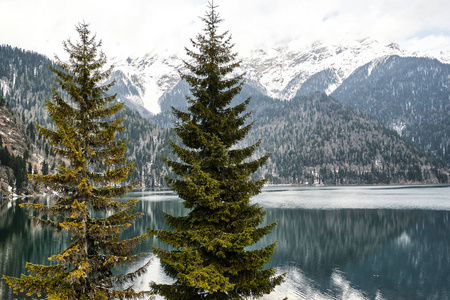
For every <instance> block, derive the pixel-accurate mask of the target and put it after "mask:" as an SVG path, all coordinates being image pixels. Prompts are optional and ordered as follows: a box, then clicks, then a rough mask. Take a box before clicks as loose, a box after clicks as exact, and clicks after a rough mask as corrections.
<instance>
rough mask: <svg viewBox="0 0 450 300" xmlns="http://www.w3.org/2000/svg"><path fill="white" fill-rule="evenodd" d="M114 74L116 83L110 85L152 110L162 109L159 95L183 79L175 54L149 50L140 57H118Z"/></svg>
mask: <svg viewBox="0 0 450 300" xmlns="http://www.w3.org/2000/svg"><path fill="white" fill-rule="evenodd" d="M114 64H115V72H114V73H113V75H112V77H113V79H115V80H116V85H115V86H114V88H112V89H111V91H112V92H115V93H118V96H119V98H125V99H127V100H129V101H132V102H134V103H135V104H138V105H141V106H143V107H144V108H146V109H147V110H149V111H150V112H152V113H154V114H157V113H159V112H160V110H161V107H160V105H159V99H160V98H161V96H162V95H163V94H164V93H165V92H167V91H170V90H171V89H172V88H173V87H174V86H175V85H176V84H177V83H178V81H179V80H180V77H179V75H178V70H179V69H180V68H181V66H182V61H181V59H179V58H178V57H177V56H176V55H167V56H166V55H161V54H158V53H149V54H147V55H145V56H144V57H141V58H128V59H127V60H125V61H122V62H121V61H116V62H114Z"/></svg>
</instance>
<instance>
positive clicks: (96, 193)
mask: <svg viewBox="0 0 450 300" xmlns="http://www.w3.org/2000/svg"><path fill="white" fill-rule="evenodd" d="M76 30H77V32H78V34H79V38H80V40H79V41H77V42H76V43H72V42H71V41H70V40H67V41H65V42H64V43H63V45H64V49H65V51H66V52H67V53H68V54H69V60H68V62H62V61H61V60H60V59H58V58H57V61H58V64H59V66H57V67H51V68H52V71H53V72H54V73H55V74H56V80H57V83H58V84H59V85H60V87H61V89H62V90H63V91H64V92H65V93H64V95H67V97H68V99H63V97H62V96H61V95H62V93H60V92H58V90H57V89H56V88H53V97H52V100H53V101H49V100H47V101H46V105H47V110H48V112H49V115H50V116H51V118H52V119H53V121H54V127H53V129H47V128H43V127H40V126H37V128H38V130H39V131H40V133H41V134H42V135H43V136H44V137H46V138H47V139H49V140H50V143H51V145H52V148H53V151H54V152H55V153H56V154H57V155H59V156H60V157H61V158H62V159H63V160H66V162H69V164H68V166H67V167H65V164H61V165H59V168H58V171H57V172H56V173H54V174H49V175H43V174H40V175H39V174H37V175H31V176H30V178H31V179H32V180H33V181H34V182H36V183H43V184H45V186H48V187H49V188H51V189H52V190H53V191H54V192H55V195H56V196H55V198H56V199H54V202H53V204H52V205H49V206H46V205H44V204H33V203H25V204H22V206H23V207H26V208H27V209H30V210H31V214H33V215H34V218H35V219H36V220H37V221H38V222H40V223H43V224H46V225H49V226H52V227H54V228H56V229H57V230H65V231H67V232H68V233H69V235H70V240H69V242H68V246H67V248H66V249H65V250H64V251H62V252H61V253H59V254H55V255H53V256H52V257H50V258H49V260H51V262H52V263H51V264H50V265H39V264H31V263H27V265H26V268H27V269H28V272H29V273H30V274H28V275H25V274H22V275H21V277H20V278H13V277H6V276H4V278H5V279H6V281H7V282H8V284H9V285H10V286H11V287H12V288H13V289H14V292H15V293H18V292H26V293H27V295H33V294H37V295H38V296H40V295H41V294H46V295H47V297H48V299H117V298H119V299H125V298H127V299H128V298H137V297H139V296H143V295H144V294H145V293H144V292H136V291H134V290H133V286H132V283H131V280H132V279H134V278H135V277H136V276H138V275H140V274H141V273H142V272H143V271H144V270H145V267H146V265H147V264H146V265H144V266H143V267H142V268H140V269H138V270H136V271H134V272H131V273H127V274H114V272H113V268H114V267H116V266H118V264H121V263H124V262H130V261H133V260H137V259H139V258H140V257H141V256H142V254H133V253H132V251H133V249H134V248H135V246H136V245H137V244H139V243H140V242H141V241H142V240H143V239H145V238H146V237H147V236H148V235H141V236H137V237H134V238H131V239H125V240H120V233H121V232H123V231H124V230H125V229H126V228H128V227H129V226H130V225H131V223H132V222H133V221H134V220H136V219H137V218H140V217H141V215H142V214H141V213H133V210H134V208H135V206H136V203H137V200H135V199H130V200H123V196H124V195H125V193H127V192H128V191H130V190H131V189H132V187H133V184H127V183H126V180H127V177H128V175H129V174H130V172H132V171H133V164H132V162H129V161H127V159H126V158H125V157H124V154H125V150H126V147H127V142H126V141H124V140H117V139H116V134H117V133H119V132H121V131H123V130H124V127H123V126H122V125H121V123H122V121H123V120H122V119H114V115H115V114H116V113H117V112H118V111H119V110H120V109H121V108H122V107H123V103H121V104H117V102H115V95H114V96H108V95H107V94H106V92H107V91H108V89H109V88H110V87H111V86H112V85H113V84H114V83H113V82H112V83H109V84H105V82H106V81H107V80H108V78H109V77H110V74H111V70H112V66H111V67H108V68H105V65H106V63H107V60H106V56H105V54H104V53H103V52H102V51H101V50H100V49H99V47H100V46H101V41H100V42H97V41H96V37H95V35H94V36H92V35H91V34H90V30H89V26H88V25H87V24H85V23H82V24H79V25H78V26H76Z"/></svg>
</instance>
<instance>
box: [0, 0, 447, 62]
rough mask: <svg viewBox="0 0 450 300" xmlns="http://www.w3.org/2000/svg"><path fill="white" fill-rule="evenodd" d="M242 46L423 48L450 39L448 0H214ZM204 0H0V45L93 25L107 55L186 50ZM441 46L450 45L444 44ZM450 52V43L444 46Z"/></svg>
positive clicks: (33, 46)
mask: <svg viewBox="0 0 450 300" xmlns="http://www.w3.org/2000/svg"><path fill="white" fill-rule="evenodd" d="M215 4H217V5H219V13H220V15H221V16H222V18H224V23H223V24H222V29H223V30H229V31H230V32H231V33H232V35H233V41H234V42H235V43H236V49H235V50H237V51H238V52H240V53H243V54H245V53H246V52H247V51H248V50H249V49H251V48H255V47H277V46H279V45H282V44H285V43H287V42H289V41H292V40H304V41H305V43H310V42H312V41H314V40H333V41H339V40H340V39H356V38H362V37H366V36H370V37H372V38H374V39H378V40H380V41H383V42H399V43H401V44H402V45H412V44H414V43H413V42H412V41H415V45H416V46H415V47H418V46H417V44H418V43H419V42H418V41H421V40H422V41H425V40H424V39H425V38H427V37H432V36H434V37H439V39H440V40H447V41H448V40H450V19H449V18H448V12H449V11H450V1H448V0H370V1H369V0H315V1H309V0H276V1H275V0H246V1H242V0H215ZM206 5H207V0H164V1H159V0H158V1H157V0H129V1H115V0H109V1H106V0H95V1H92V0H78V1H67V0H46V1H36V0H0V7H1V9H0V37H1V41H0V43H3V44H11V45H13V46H17V47H21V48H25V49H27V50H34V51H37V52H41V53H44V54H47V55H49V56H52V55H53V53H57V54H61V53H62V45H61V43H62V41H63V40H65V39H67V38H69V37H71V36H72V37H76V33H75V29H74V26H75V24H77V23H78V22H80V21H83V20H84V21H86V22H87V23H90V24H91V29H92V31H93V32H96V33H97V36H98V37H99V38H101V39H102V40H103V43H104V51H105V53H106V54H107V55H108V56H125V55H128V54H131V55H133V54H134V55H142V54H143V53H146V52H150V51H151V50H152V49H159V50H161V49H167V51H168V52H170V53H178V54H179V53H184V47H185V46H188V47H189V46H190V43H189V38H193V37H195V35H196V34H197V33H199V32H200V31H201V30H202V28H203V24H202V23H201V21H200V20H199V18H198V17H199V16H203V15H204V12H205V11H206V9H207V8H206ZM439 45H440V47H443V46H444V47H449V43H447V42H441V43H439ZM447 50H450V49H447Z"/></svg>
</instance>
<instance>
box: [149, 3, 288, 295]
mask: <svg viewBox="0 0 450 300" xmlns="http://www.w3.org/2000/svg"><path fill="white" fill-rule="evenodd" d="M209 8H210V11H209V12H208V13H207V15H206V17H205V18H203V21H204V22H205V24H206V29H205V35H201V34H200V35H198V36H197V39H196V41H194V40H192V44H193V47H194V48H196V49H197V50H199V53H197V52H194V51H191V50H188V49H187V54H188V55H189V56H190V57H192V58H193V60H194V63H193V64H191V63H188V62H185V66H186V68H187V69H188V71H189V73H187V74H181V76H182V78H183V79H184V80H186V81H187V82H188V84H189V85H190V87H191V93H192V95H193V97H187V99H188V103H189V107H188V112H184V111H181V110H177V109H173V112H174V114H175V116H176V117H177V118H178V122H176V123H175V132H176V134H177V135H178V137H179V138H180V139H181V141H182V143H183V144H184V146H185V147H181V146H178V145H177V144H176V143H171V145H172V147H173V151H174V153H175V154H177V156H178V157H179V160H169V159H165V161H166V163H167V165H168V166H169V167H170V168H171V169H172V171H173V172H174V173H175V174H176V175H177V177H174V178H167V180H168V182H169V184H170V185H171V186H172V189H173V190H175V191H176V192H177V193H178V195H179V197H180V198H182V199H183V200H184V202H183V204H184V206H185V207H187V208H189V209H191V211H190V212H189V214H188V215H187V216H173V215H169V214H165V218H166V222H167V223H168V224H169V225H170V227H171V228H172V229H173V231H171V230H149V232H150V233H152V234H155V235H156V236H157V237H158V238H159V239H160V240H161V241H163V242H165V243H168V244H170V245H172V246H173V247H174V250H162V249H158V248H153V251H154V253H155V254H156V255H157V256H158V257H159V259H160V260H161V264H162V266H163V268H164V270H165V272H166V273H167V274H168V275H169V276H170V277H172V278H174V279H175V283H174V284H171V285H165V284H156V283H153V284H152V288H153V289H154V291H155V292H157V293H158V294H160V295H163V296H164V297H166V298H167V299H243V298H245V297H249V296H250V297H260V296H262V295H264V294H268V293H270V292H271V291H272V290H273V289H274V288H275V286H277V285H279V284H280V283H281V282H282V280H283V276H282V275H281V276H276V275H275V270H274V269H273V268H269V269H264V265H265V264H266V263H267V262H268V261H269V259H270V257H271V255H272V254H273V252H274V250H275V245H276V243H273V244H270V245H268V246H266V247H264V248H261V249H255V250H246V248H247V247H249V246H251V245H254V244H255V243H256V242H258V241H259V240H260V239H261V238H262V237H263V236H265V235H266V234H268V233H269V232H270V231H271V230H272V229H273V228H274V227H275V225H276V224H275V223H271V224H269V225H266V226H260V225H261V223H262V221H263V218H264V216H265V211H264V210H263V209H262V208H261V207H260V206H259V205H256V204H254V205H251V204H250V198H251V197H252V196H254V195H256V194H258V193H259V192H260V191H261V188H262V187H263V185H264V183H265V182H266V180H265V179H260V180H252V179H251V178H250V175H251V174H253V173H254V172H255V171H256V170H257V169H258V168H259V167H260V166H261V165H263V164H264V163H265V162H266V161H267V159H268V158H269V155H264V156H262V157H260V158H258V159H256V160H253V161H252V160H250V159H249V158H250V157H251V155H252V154H253V153H254V151H255V150H256V149H257V148H258V146H259V144H260V142H256V143H255V144H253V145H251V146H249V147H245V148H237V147H236V146H237V143H238V142H239V141H241V140H242V139H243V138H244V137H245V136H246V135H247V134H248V131H249V130H250V128H251V126H252V124H248V123H247V122H246V120H247V118H248V117H249V116H250V114H249V113H247V114H244V111H245V110H246V107H247V105H248V104H249V101H250V98H248V99H247V100H245V101H244V102H242V103H241V104H238V105H236V106H231V105H230V104H231V101H232V99H233V98H234V97H235V96H236V95H237V94H239V92H240V91H241V88H242V85H243V80H242V75H240V76H231V74H232V72H233V70H234V69H235V68H236V67H238V66H239V62H238V61H236V54H235V53H232V44H231V41H230V37H228V34H227V33H224V34H218V33H217V26H218V24H219V23H220V22H221V19H220V18H219V16H218V14H217V13H216V10H215V8H216V7H215V6H214V5H213V4H210V6H209Z"/></svg>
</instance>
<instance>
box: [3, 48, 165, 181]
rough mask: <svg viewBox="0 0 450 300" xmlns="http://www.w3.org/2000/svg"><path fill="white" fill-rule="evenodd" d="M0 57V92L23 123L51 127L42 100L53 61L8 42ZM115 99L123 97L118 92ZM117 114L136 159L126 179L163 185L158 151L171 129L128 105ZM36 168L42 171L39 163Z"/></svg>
mask: <svg viewBox="0 0 450 300" xmlns="http://www.w3.org/2000/svg"><path fill="white" fill-rule="evenodd" d="M0 58H1V59H0V83H1V92H2V93H3V96H4V98H5V101H6V102H7V103H8V105H9V106H10V107H11V109H12V110H13V111H14V112H15V113H17V114H18V115H20V116H21V118H22V119H23V120H24V123H25V124H31V123H37V124H39V125H41V126H43V127H46V128H51V126H52V120H51V119H50V118H49V117H48V114H47V110H46V107H45V103H44V101H45V99H51V97H52V94H51V87H52V86H54V85H56V82H55V76H54V74H53V72H51V71H50V69H49V67H48V66H49V64H52V62H51V61H50V60H49V59H48V58H46V57H45V56H43V55H40V54H37V53H34V52H29V51H24V50H21V49H18V48H13V47H10V46H0ZM118 100H119V101H120V100H122V99H121V98H120V96H118ZM116 117H118V118H123V119H124V125H125V132H124V133H122V134H120V135H119V138H123V139H127V140H128V141H129V144H128V149H127V153H126V155H127V157H129V158H131V159H132V160H133V161H135V167H136V172H135V173H134V174H132V176H130V178H129V179H130V180H137V181H139V184H140V185H141V186H146V187H152V186H155V187H157V186H161V185H166V183H165V182H164V179H163V176H164V174H166V173H167V168H166V166H165V164H163V163H162V160H161V158H160V154H165V153H167V152H170V149H169V148H168V147H167V140H168V136H169V135H170V131H168V130H165V129H161V128H159V127H157V126H155V125H153V124H150V122H149V121H148V120H147V119H145V118H143V117H142V116H141V115H140V114H138V113H137V112H135V111H132V110H131V109H130V108H128V107H125V108H124V109H123V110H122V111H120V112H119V113H118V115H117V116H116ZM23 134H25V132H23ZM31 143H33V144H34V147H36V148H37V149H38V151H45V152H44V153H46V154H47V156H48V155H51V154H52V153H51V149H49V148H50V147H49V145H48V143H44V142H41V143H38V144H36V143H35V142H33V141H31ZM44 160H47V161H48V160H50V161H54V159H50V158H48V157H46V156H45V157H41V158H40V162H39V163H40V164H42V163H43V161H44ZM49 167H50V171H55V169H54V168H55V167H56V165H54V164H53V163H52V164H50V165H49ZM52 167H53V168H52ZM33 168H34V166H33ZM35 169H36V170H37V171H39V172H41V167H40V166H39V167H38V166H36V168H35Z"/></svg>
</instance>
